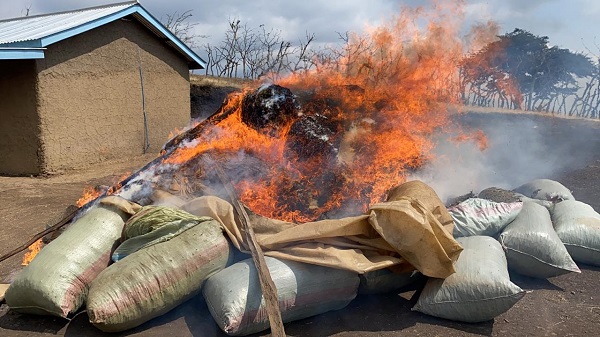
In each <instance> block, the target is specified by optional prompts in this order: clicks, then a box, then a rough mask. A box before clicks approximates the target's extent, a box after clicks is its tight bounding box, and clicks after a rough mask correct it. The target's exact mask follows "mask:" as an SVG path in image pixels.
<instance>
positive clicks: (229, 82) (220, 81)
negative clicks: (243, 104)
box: [190, 75, 255, 89]
mask: <svg viewBox="0 0 600 337" xmlns="http://www.w3.org/2000/svg"><path fill="white" fill-rule="evenodd" d="M190 83H191V84H192V85H198V86H211V87H233V88H238V89H242V88H243V87H245V86H248V85H252V84H255V81H253V80H245V79H241V78H228V77H216V76H208V75H191V76H190Z"/></svg>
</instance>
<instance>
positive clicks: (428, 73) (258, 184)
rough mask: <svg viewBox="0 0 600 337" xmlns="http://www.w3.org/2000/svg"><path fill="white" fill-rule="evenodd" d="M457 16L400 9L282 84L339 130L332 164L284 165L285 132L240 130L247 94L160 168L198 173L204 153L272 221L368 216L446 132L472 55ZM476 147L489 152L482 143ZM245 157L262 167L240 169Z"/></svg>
mask: <svg viewBox="0 0 600 337" xmlns="http://www.w3.org/2000/svg"><path fill="white" fill-rule="evenodd" d="M462 6H463V1H456V2H452V4H451V5H447V4H443V5H442V4H436V5H435V6H434V8H433V9H432V10H426V9H424V8H417V9H409V8H404V9H403V10H402V11H401V13H400V15H399V16H397V17H395V18H394V19H393V20H392V21H391V22H389V23H388V24H387V25H385V26H382V27H376V28H373V29H371V30H370V32H369V33H368V34H365V35H358V34H351V35H349V36H348V41H347V44H346V45H345V46H344V48H343V50H342V51H341V52H340V53H339V56H340V57H339V58H333V59H332V60H326V61H322V60H321V61H316V62H317V67H316V70H315V71H307V72H303V73H298V74H294V75H291V76H289V77H287V78H284V79H281V80H279V81H278V84H279V85H281V86H283V87H287V88H289V89H291V90H292V91H293V92H294V93H297V94H298V93H302V95H303V99H304V101H302V102H301V103H302V107H301V109H302V110H301V112H302V114H303V115H311V116H314V115H321V116H324V118H325V119H326V120H327V121H328V122H331V123H332V124H334V125H335V126H336V127H335V129H336V130H335V131H336V134H335V135H334V136H333V137H334V138H335V139H333V140H331V141H332V142H333V141H335V142H337V143H336V144H338V145H339V152H338V153H337V155H336V158H335V159H334V160H333V161H334V163H333V164H331V163H330V162H329V161H331V158H319V157H318V156H314V157H311V158H303V159H300V158H295V157H294V156H293V155H290V154H289V153H288V151H287V150H288V148H287V147H288V146H289V145H290V144H289V130H290V127H291V125H285V126H284V127H283V128H279V129H278V130H277V132H275V133H273V132H260V131H257V130H255V129H253V128H252V127H250V126H248V125H247V124H245V123H244V122H243V121H242V118H241V110H242V104H241V102H242V100H243V98H244V95H246V94H248V91H244V92H242V93H237V94H235V95H233V96H230V99H229V100H228V103H227V104H229V105H230V107H229V108H228V110H233V111H234V113H233V114H231V115H229V116H228V117H227V118H225V119H224V120H222V121H220V122H219V123H218V124H217V126H216V127H212V128H208V129H207V130H206V132H204V133H203V135H202V136H199V137H198V138H196V139H194V140H193V141H191V142H189V143H187V144H184V145H180V147H179V148H177V149H176V150H175V151H174V152H172V153H171V154H170V155H169V156H168V157H167V158H165V159H164V164H171V165H181V166H194V165H193V162H194V159H195V158H198V156H200V155H202V154H204V153H211V154H212V155H215V156H219V157H224V158H226V159H225V160H224V161H225V162H226V165H228V166H229V167H230V168H231V167H234V166H236V165H239V166H240V171H243V172H245V173H244V174H239V177H233V180H234V183H235V187H236V189H237V192H238V194H239V196H240V198H241V200H242V201H243V202H244V203H245V204H246V205H248V206H249V207H250V208H251V209H252V210H253V211H255V212H257V213H259V214H261V215H264V216H268V217H271V218H278V219H282V220H288V221H296V222H304V221H310V220H314V219H316V218H322V217H326V216H328V214H327V213H328V212H331V211H334V210H336V209H338V208H340V207H344V206H348V205H350V206H351V207H355V208H356V209H357V211H363V210H366V208H367V207H368V205H369V204H371V203H374V202H378V201H380V200H382V199H384V198H385V195H386V192H387V191H388V190H389V189H390V188H391V187H393V186H395V185H397V184H399V183H402V182H403V181H405V179H406V175H407V174H408V173H409V172H410V171H411V170H413V169H415V168H418V167H420V166H421V165H422V164H423V163H424V162H425V161H426V160H428V159H430V158H431V156H432V155H431V149H432V148H433V146H434V144H433V142H432V140H431V135H432V134H433V133H434V132H435V131H437V130H439V129H440V128H442V127H444V126H445V125H447V124H448V123H449V118H448V115H449V113H448V109H447V106H448V105H449V104H457V103H458V101H459V97H460V92H459V91H460V89H459V87H460V85H459V81H458V63H459V61H460V60H461V59H462V57H463V56H464V53H465V51H466V50H468V48H467V46H465V45H464V44H463V43H462V42H461V41H460V39H458V38H457V36H458V33H459V31H460V25H461V18H462V16H461V11H462ZM423 22H426V24H424V23H423ZM475 139H477V140H478V141H479V143H480V144H481V146H485V136H484V135H483V134H481V135H479V136H475ZM244 156H251V157H252V158H255V159H257V162H256V163H259V164H256V163H255V162H251V163H248V162H244V161H241V160H238V157H244ZM248 171H259V172H260V175H257V176H253V175H252V174H250V173H248ZM234 172H235V171H234Z"/></svg>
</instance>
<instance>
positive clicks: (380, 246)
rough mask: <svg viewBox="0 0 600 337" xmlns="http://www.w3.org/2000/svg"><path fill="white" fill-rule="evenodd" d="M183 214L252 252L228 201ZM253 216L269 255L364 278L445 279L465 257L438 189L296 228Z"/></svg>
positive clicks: (190, 206) (188, 206)
mask: <svg viewBox="0 0 600 337" xmlns="http://www.w3.org/2000/svg"><path fill="white" fill-rule="evenodd" d="M181 208H182V209H183V210H185V211H188V212H190V213H192V214H195V215H198V216H210V217H212V218H214V219H216V220H217V221H219V222H220V223H221V224H222V225H223V228H224V230H225V232H226V233H227V235H228V236H229V238H230V239H231V241H232V243H233V245H234V246H235V247H236V248H238V249H239V250H241V251H244V252H248V251H249V249H248V245H247V241H246V235H245V233H243V229H242V227H241V226H240V224H239V221H236V218H235V216H234V211H233V206H232V205H231V204H230V203H228V202H227V201H225V200H223V199H220V198H218V197H214V196H203V197H199V198H196V199H193V200H191V201H189V202H187V203H185V204H183V205H182V206H181ZM248 214H249V216H250V223H251V225H252V228H253V229H254V232H255V235H256V238H257V242H258V244H259V245H260V246H261V248H262V249H263V251H264V254H265V255H268V256H272V257H277V258H282V259H288V260H294V261H299V262H306V263H311V264H317V265H322V266H328V267H333V268H341V269H347V270H352V271H354V272H357V273H359V274H362V273H365V272H369V271H373V270H377V269H382V268H387V267H394V270H410V269H417V270H419V271H420V272H422V273H423V274H424V275H427V276H430V277H438V278H445V277H447V276H449V275H451V274H452V273H454V266H453V263H454V262H455V261H456V260H457V259H458V255H459V254H460V252H461V251H462V247H461V246H460V244H459V243H458V242H456V241H455V240H454V238H453V237H452V235H451V234H450V233H452V218H451V217H450V215H449V214H448V212H447V211H446V208H445V207H444V205H443V203H442V202H441V201H440V199H439V197H438V196H437V194H436V193H435V192H434V191H433V189H431V187H429V186H427V185H426V184H424V183H422V182H420V181H411V182H407V183H405V184H402V185H400V186H399V187H397V188H396V189H394V190H392V192H391V193H390V197H389V198H388V201H386V202H382V203H378V204H375V205H373V206H371V208H370V209H369V211H368V212H367V214H365V215H361V216H355V217H348V218H343V219H331V220H322V221H315V222H308V223H303V224H295V223H289V222H284V221H279V220H274V219H269V218H265V217H262V216H259V215H256V214H254V213H252V212H251V211H248Z"/></svg>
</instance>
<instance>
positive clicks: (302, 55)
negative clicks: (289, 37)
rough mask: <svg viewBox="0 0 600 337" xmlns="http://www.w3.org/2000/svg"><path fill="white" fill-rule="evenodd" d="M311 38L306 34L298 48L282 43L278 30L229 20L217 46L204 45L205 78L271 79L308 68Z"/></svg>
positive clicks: (312, 59) (313, 63)
mask: <svg viewBox="0 0 600 337" xmlns="http://www.w3.org/2000/svg"><path fill="white" fill-rule="evenodd" d="M313 40H314V35H312V34H308V32H307V33H306V37H305V40H302V39H300V40H299V44H298V45H294V44H292V43H291V42H289V41H285V40H284V39H283V38H282V37H281V31H279V30H275V29H268V28H267V27H265V25H260V26H259V27H258V28H257V29H253V28H251V27H248V25H246V24H242V23H241V21H240V20H238V19H231V18H230V19H229V28H228V29H227V31H226V32H225V37H224V39H223V41H221V44H220V45H219V46H214V45H210V44H207V45H205V50H206V52H207V54H208V59H209V66H208V67H207V68H206V74H207V75H214V76H225V77H243V78H247V79H257V78H260V77H269V78H271V79H274V78H275V77H277V76H280V75H281V74H283V73H288V72H296V71H301V70H307V69H310V68H311V67H313V66H314V65H315V62H314V60H315V58H314V55H313V53H312V51H311V50H310V44H311V42H312V41H313Z"/></svg>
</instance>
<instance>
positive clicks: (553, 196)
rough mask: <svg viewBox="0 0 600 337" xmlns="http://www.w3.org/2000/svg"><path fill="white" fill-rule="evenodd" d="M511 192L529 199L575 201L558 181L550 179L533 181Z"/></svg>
mask: <svg viewBox="0 0 600 337" xmlns="http://www.w3.org/2000/svg"><path fill="white" fill-rule="evenodd" d="M513 191H515V192H517V193H521V194H523V195H524V196H526V197H529V198H533V199H540V200H547V201H553V202H560V201H563V200H575V198H574V197H573V194H571V191H570V190H569V189H568V188H566V187H565V186H564V185H563V184H561V183H559V182H558V181H554V180H550V179H535V180H532V181H530V182H528V183H526V184H523V185H521V186H519V187H517V188H515V189H514V190H513Z"/></svg>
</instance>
